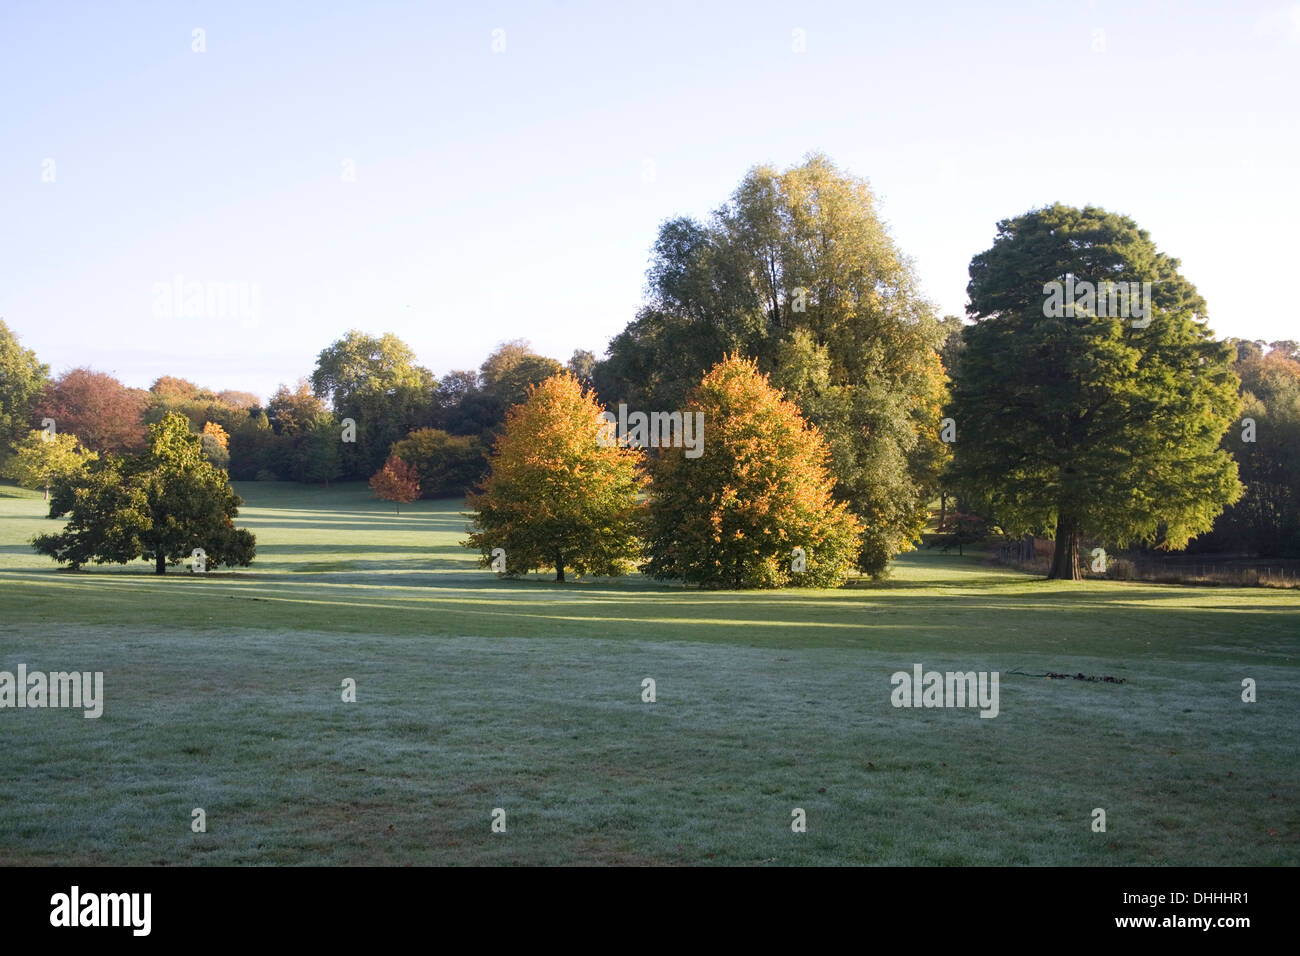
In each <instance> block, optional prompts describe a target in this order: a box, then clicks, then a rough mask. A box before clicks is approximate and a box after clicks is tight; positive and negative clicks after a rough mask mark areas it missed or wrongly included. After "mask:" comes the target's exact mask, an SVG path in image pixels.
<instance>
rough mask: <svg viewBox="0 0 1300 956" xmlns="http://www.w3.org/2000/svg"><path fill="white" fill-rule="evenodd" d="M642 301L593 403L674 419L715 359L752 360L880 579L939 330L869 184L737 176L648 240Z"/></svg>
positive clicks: (915, 456)
mask: <svg viewBox="0 0 1300 956" xmlns="http://www.w3.org/2000/svg"><path fill="white" fill-rule="evenodd" d="M648 288H649V296H648V300H647V302H646V303H645V305H644V307H643V308H642V309H641V311H640V312H639V313H638V314H637V316H636V318H635V319H634V320H633V321H632V322H631V323H630V324H629V325H628V327H627V328H626V329H625V330H624V331H623V332H622V333H620V334H619V335H618V336H616V337H615V338H614V339H613V341H611V343H610V346H609V354H608V358H607V359H606V360H605V361H603V362H601V363H598V364H597V366H596V368H595V369H594V370H593V381H594V382H595V384H596V387H597V388H598V389H599V390H600V395H601V398H602V399H603V400H604V401H607V402H612V401H614V400H615V399H626V400H627V401H628V402H629V403H630V404H631V405H632V407H634V408H644V409H675V408H679V407H680V406H681V402H682V401H683V399H684V398H685V396H686V394H687V393H688V392H689V391H690V389H691V388H693V387H694V386H695V385H696V384H697V383H698V382H699V381H700V378H701V376H702V375H703V374H704V372H705V371H706V370H707V369H709V368H711V367H712V366H713V365H714V364H715V363H717V362H718V361H720V360H721V359H722V358H723V356H724V355H727V354H736V355H743V356H746V357H749V358H752V359H754V360H755V361H756V362H757V365H758V368H759V369H760V370H762V371H764V372H766V373H770V374H771V376H772V383H773V384H774V385H776V386H777V387H778V388H780V389H782V390H783V391H784V393H785V394H786V396H787V397H788V398H789V399H790V400H791V401H793V402H795V403H796V404H797V405H798V406H799V407H800V410H801V411H802V413H803V415H804V416H805V417H806V418H807V419H808V420H809V421H811V422H812V423H813V424H815V425H817V426H818V428H819V429H820V430H821V432H822V435H823V437H824V440H825V441H826V443H827V445H828V447H829V449H830V453H831V472H832V474H833V475H834V476H835V478H836V485H835V488H836V490H835V494H836V497H837V498H838V499H839V500H842V501H845V502H847V503H848V504H849V507H850V508H851V509H852V511H853V512H854V514H855V515H856V516H857V517H858V519H859V521H860V522H861V524H862V526H863V547H862V549H861V551H860V553H859V558H858V567H859V569H860V570H863V571H866V572H869V573H871V574H875V575H880V574H883V573H884V570H885V568H886V566H887V564H888V562H889V559H890V558H891V557H892V556H893V555H895V554H897V553H899V552H901V551H905V550H908V549H909V548H911V547H913V545H914V543H915V541H916V540H917V539H918V537H919V534H920V532H921V529H922V528H923V527H924V525H925V522H926V520H927V519H928V514H929V513H928V505H929V501H930V499H931V498H932V496H933V494H934V492H935V490H936V487H937V481H938V465H939V462H940V461H941V459H942V457H943V450H942V449H941V448H939V447H937V446H938V445H939V444H940V439H939V435H938V424H939V409H940V407H941V405H942V402H943V398H944V394H943V387H944V375H943V367H942V365H941V362H940V358H939V354H938V349H939V348H940V346H941V343H942V341H943V331H942V329H941V328H940V326H939V323H938V321H937V319H936V317H935V315H934V312H933V309H932V307H931V306H930V305H929V303H928V302H926V300H925V299H924V298H923V297H922V296H921V294H920V291H919V289H918V283H917V279H916V276H915V273H914V270H913V267H912V264H911V262H910V261H909V260H908V259H907V257H906V256H904V255H903V253H902V252H901V251H900V250H899V249H898V247H897V246H896V244H895V243H894V241H893V239H892V238H891V236H890V235H889V232H888V230H887V229H886V227H885V224H884V222H883V221H882V219H881V216H880V210H879V207H878V203H877V200H876V197H875V195H874V194H873V192H872V190H871V188H870V185H869V184H868V183H867V182H866V181H865V180H863V179H861V178H858V177H856V176H852V175H849V174H847V173H845V172H843V171H841V170H839V169H838V168H837V167H836V166H835V165H834V164H833V163H832V162H831V161H830V160H829V159H828V158H826V157H825V156H822V155H812V156H810V157H808V158H807V160H806V161H805V162H804V163H802V164H800V165H797V166H794V167H792V168H789V169H785V170H778V169H775V168H773V167H770V166H758V167H755V168H754V169H752V170H750V172H749V173H748V174H747V175H746V176H745V178H744V180H743V181H742V182H741V184H740V185H739V187H738V188H737V189H736V191H735V192H734V193H733V195H732V197H731V200H730V201H729V202H727V203H726V204H724V205H723V206H722V207H721V208H719V210H718V211H717V212H716V213H715V214H714V215H713V216H712V217H710V218H709V219H708V220H707V221H705V222H697V221H695V220H692V219H688V218H677V219H673V220H669V221H668V222H666V223H664V224H663V226H662V227H661V228H660V231H659V235H658V238H657V240H656V242H655V244H654V249H653V255H652V260H651V265H650V269H649V273H648Z"/></svg>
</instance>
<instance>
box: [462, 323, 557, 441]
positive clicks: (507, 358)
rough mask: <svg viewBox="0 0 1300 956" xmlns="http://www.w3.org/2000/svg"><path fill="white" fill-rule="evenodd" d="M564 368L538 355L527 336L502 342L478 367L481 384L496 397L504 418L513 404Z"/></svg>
mask: <svg viewBox="0 0 1300 956" xmlns="http://www.w3.org/2000/svg"><path fill="white" fill-rule="evenodd" d="M563 370H564V367H563V366H562V365H560V363H559V362H557V361H555V359H552V358H547V357H546V356H545V355H539V354H537V353H536V352H534V351H533V350H532V348H531V347H530V346H529V344H528V341H527V339H513V340H511V341H509V342H502V343H501V344H500V345H498V346H497V347H496V349H495V350H494V351H493V352H492V354H491V355H489V356H488V357H487V358H486V359H484V360H483V365H482V367H481V368H480V369H479V387H480V389H481V390H482V391H483V392H485V393H486V394H488V395H490V396H492V397H493V398H495V399H496V400H497V403H498V406H499V408H500V415H501V418H500V419H499V420H498V422H496V423H495V424H500V422H502V421H504V420H505V412H506V410H507V409H509V408H510V407H511V406H512V405H518V404H519V403H520V402H522V401H524V399H525V398H527V395H528V389H529V387H530V386H532V385H536V384H538V383H539V382H543V381H545V380H546V379H548V378H550V377H551V376H552V375H557V374H559V373H560V372H562V371H563Z"/></svg>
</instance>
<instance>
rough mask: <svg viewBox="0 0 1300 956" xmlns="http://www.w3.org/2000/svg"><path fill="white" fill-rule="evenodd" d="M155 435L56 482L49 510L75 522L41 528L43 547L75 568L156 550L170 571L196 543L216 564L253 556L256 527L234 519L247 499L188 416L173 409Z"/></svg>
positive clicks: (159, 563) (160, 567) (157, 564)
mask: <svg viewBox="0 0 1300 956" xmlns="http://www.w3.org/2000/svg"><path fill="white" fill-rule="evenodd" d="M149 435H150V438H149V448H148V450H147V451H146V452H144V453H143V454H140V455H123V456H109V457H107V458H101V459H99V460H95V461H91V462H89V463H88V465H87V466H86V468H85V470H84V472H81V473H77V474H74V475H73V476H71V477H68V478H65V479H62V480H60V481H59V482H58V483H57V484H56V486H55V489H54V494H53V496H52V498H51V500H50V517H51V518H60V517H63V516H64V515H67V516H68V522H67V524H66V525H65V526H64V529H63V530H62V531H61V532H58V533H55V534H46V535H39V536H37V537H36V538H35V539H34V540H33V542H32V544H33V547H34V548H35V549H36V551H37V552H39V553H41V554H47V555H49V556H50V557H52V558H54V559H55V560H56V561H58V562H59V563H61V564H62V563H66V564H69V565H71V566H72V568H73V569H74V570H76V569H78V568H80V567H82V566H83V565H85V564H87V563H90V562H94V563H96V564H106V563H109V562H115V563H118V564H125V563H127V562H128V561H132V560H134V559H136V558H140V557H151V558H153V560H154V568H155V571H156V572H157V573H158V574H163V573H165V572H166V570H167V565H168V564H169V563H171V564H176V563H178V562H179V561H180V560H181V559H183V558H187V557H190V556H191V554H192V553H193V551H194V550H195V549H201V550H202V551H203V553H204V556H205V563H206V564H207V565H210V566H217V565H245V566H246V565H248V564H250V563H251V562H252V560H253V555H254V544H255V542H254V539H253V535H252V534H251V533H250V532H248V531H245V530H243V529H240V528H236V527H235V525H234V521H233V519H234V517H235V516H236V515H238V513H239V506H240V505H241V504H243V501H242V499H240V497H239V496H238V495H236V494H235V493H234V491H232V490H231V488H230V481H229V479H228V478H227V477H226V474H225V473H224V472H222V471H220V470H219V469H217V468H214V467H213V466H212V465H211V464H210V463H209V462H208V461H206V460H205V459H204V457H203V451H202V444H201V442H200V440H199V436H197V435H195V434H192V433H191V432H190V429H189V422H188V421H187V420H186V419H185V417H184V416H183V415H180V414H171V415H168V416H167V417H166V418H165V419H163V421H161V422H158V423H156V424H154V425H151V426H150V428H149Z"/></svg>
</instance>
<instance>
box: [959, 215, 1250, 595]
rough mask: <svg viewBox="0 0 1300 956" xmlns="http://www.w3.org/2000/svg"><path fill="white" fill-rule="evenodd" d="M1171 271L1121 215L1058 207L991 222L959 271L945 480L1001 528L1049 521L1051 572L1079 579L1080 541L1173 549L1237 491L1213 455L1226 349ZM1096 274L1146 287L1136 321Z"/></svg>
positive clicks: (1233, 471)
mask: <svg viewBox="0 0 1300 956" xmlns="http://www.w3.org/2000/svg"><path fill="white" fill-rule="evenodd" d="M1178 265H1179V264H1178V260H1176V259H1172V258H1170V257H1169V256H1167V255H1165V254H1164V253H1162V252H1160V251H1158V250H1157V248H1156V246H1155V244H1154V243H1153V242H1152V241H1151V238H1150V236H1149V235H1148V233H1146V232H1145V231H1143V230H1141V229H1139V228H1138V227H1137V224H1136V223H1134V222H1133V220H1131V219H1129V218H1128V217H1126V216H1120V215H1116V214H1114V213H1108V212H1106V211H1104V210H1102V209H1098V208H1095V207H1087V208H1085V209H1074V208H1070V207H1067V206H1062V205H1059V204H1058V205H1055V206H1051V207H1047V208H1044V209H1038V210H1033V211H1031V212H1029V213H1026V214H1025V215H1023V216H1019V217H1017V218H1014V219H1008V220H1004V221H1002V222H1000V223H999V224H998V234H997V237H996V239H995V240H994V244H993V246H992V248H990V249H989V250H987V251H986V252H983V253H980V254H979V255H977V256H976V257H975V258H974V259H973V260H972V262H971V266H970V276H971V278H970V284H969V286H968V287H967V291H968V293H969V295H970V305H969V307H968V310H967V311H968V312H969V314H970V315H971V316H972V317H973V318H975V319H976V320H977V321H976V323H975V324H974V325H971V326H968V327H967V328H966V329H965V331H964V332H963V338H964V341H965V347H964V349H963V350H962V353H961V361H960V363H959V367H958V374H957V377H956V380H955V381H954V383H953V387H952V398H951V403H950V405H949V409H948V415H949V416H950V417H952V418H953V419H954V420H955V422H956V429H957V440H956V442H955V443H954V454H953V464H952V470H951V479H952V482H953V484H954V486H955V487H957V488H958V489H959V491H960V493H961V494H962V497H963V498H964V499H965V498H967V497H969V498H970V499H971V500H972V501H978V502H982V503H987V506H988V509H991V514H992V516H993V517H994V519H995V520H996V522H997V524H999V525H1000V526H1001V527H1002V528H1003V529H1004V530H1005V531H1007V532H1008V533H1010V534H1012V535H1016V536H1018V535H1021V534H1024V533H1028V532H1042V531H1047V530H1049V529H1051V528H1052V527H1055V538H1056V547H1055V554H1054V556H1053V559H1052V566H1051V570H1050V572H1049V574H1048V576H1049V577H1051V578H1060V579H1069V580H1079V579H1080V578H1081V574H1080V569H1079V545H1080V541H1081V538H1082V537H1083V536H1084V535H1087V536H1089V537H1096V538H1100V539H1102V540H1104V541H1105V543H1107V544H1113V545H1115V546H1118V547H1123V546H1125V545H1127V544H1128V543H1130V542H1134V541H1139V542H1146V543H1149V544H1153V545H1156V546H1159V547H1164V548H1181V547H1183V546H1185V545H1186V543H1187V542H1188V540H1189V539H1191V538H1192V537H1194V536H1195V535H1197V534H1200V533H1202V532H1204V531H1207V530H1209V528H1210V526H1211V525H1212V523H1213V521H1214V518H1215V516H1216V515H1218V514H1219V512H1220V511H1221V510H1222V509H1223V506H1224V505H1226V504H1229V503H1231V502H1233V501H1235V500H1236V499H1237V497H1238V496H1239V495H1240V485H1239V483H1238V481H1237V466H1236V464H1235V462H1233V460H1232V458H1231V456H1230V455H1228V454H1227V453H1226V452H1224V451H1222V450H1220V449H1219V448H1218V444H1219V439H1220V438H1221V437H1222V435H1223V433H1224V430H1225V429H1226V428H1227V426H1228V423H1229V422H1231V421H1232V420H1233V419H1234V418H1235V417H1236V416H1237V414H1238V409H1239V399H1238V396H1237V385H1238V383H1237V378H1236V376H1235V375H1234V374H1233V373H1232V371H1231V369H1230V368H1229V364H1228V363H1229V360H1230V358H1231V353H1232V349H1231V347H1230V346H1228V345H1226V344H1222V343H1217V342H1215V341H1214V340H1213V338H1212V336H1211V334H1210V331H1209V329H1208V328H1207V327H1206V325H1205V322H1204V316H1205V302H1204V300H1203V299H1201V297H1200V296H1199V295H1198V294H1197V292H1196V289H1195V288H1194V287H1193V286H1192V285H1191V283H1190V282H1188V281H1187V280H1186V279H1185V278H1183V276H1181V275H1180V274H1179V273H1178ZM1107 281H1111V282H1114V283H1138V284H1139V285H1138V286H1137V289H1139V290H1140V289H1142V286H1141V283H1143V282H1150V283H1152V285H1151V286H1150V287H1149V288H1150V292H1151V301H1150V308H1149V311H1147V312H1146V314H1145V316H1143V315H1138V316H1136V317H1135V316H1133V315H1131V314H1130V315H1129V316H1128V317H1127V318H1126V317H1124V315H1123V312H1125V311H1133V310H1129V309H1126V308H1123V307H1120V304H1119V303H1118V302H1117V301H1112V297H1111V294H1110V293H1111V292H1113V289H1114V288H1116V287H1112V289H1111V290H1109V291H1107V292H1105V294H1103V295H1100V296H1098V295H1096V294H1095V293H1096V290H1097V289H1103V290H1105V289H1106V287H1105V286H1104V285H1103V283H1105V282H1107ZM1067 282H1068V283H1069V285H1067ZM1055 283H1060V285H1056V284H1055ZM1084 283H1090V285H1084ZM1063 288H1064V289H1074V290H1076V292H1077V293H1078V297H1077V300H1076V303H1075V308H1073V309H1070V310H1067V309H1065V308H1064V306H1063V303H1062V293H1061V290H1062V289H1063ZM1090 289H1091V290H1093V292H1094V301H1092V302H1090V301H1089V300H1088V298H1087V296H1086V295H1085V293H1086V291H1087V290H1090ZM1139 299H1140V296H1139ZM1132 304H1133V305H1135V306H1140V301H1139V302H1135V303H1132ZM1103 305H1105V308H1103V307H1102V306H1103ZM1071 311H1073V312H1074V314H1073V315H1070V314H1069V312H1071ZM1138 311H1141V310H1140V309H1138ZM988 509H986V508H984V507H981V508H979V510H980V511H981V512H983V513H986V514H987V513H990V510H988Z"/></svg>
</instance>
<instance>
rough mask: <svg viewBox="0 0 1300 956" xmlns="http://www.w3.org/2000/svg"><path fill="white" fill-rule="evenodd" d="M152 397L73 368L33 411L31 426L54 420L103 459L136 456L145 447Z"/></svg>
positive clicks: (47, 388)
mask: <svg viewBox="0 0 1300 956" xmlns="http://www.w3.org/2000/svg"><path fill="white" fill-rule="evenodd" d="M148 401H149V393H148V392H145V391H142V390H140V389H130V388H127V387H126V386H125V385H123V384H122V383H121V382H119V381H118V380H117V379H115V378H114V377H113V376H111V375H108V374H105V373H104V372H96V371H94V370H92V369H89V368H74V369H71V370H69V371H67V372H64V373H63V374H62V375H60V376H59V377H58V378H56V379H53V380H51V381H50V382H49V384H47V385H46V386H45V390H44V392H43V393H42V394H41V397H40V399H39V400H38V401H37V402H36V403H35V407H34V408H33V409H32V419H33V421H32V424H33V425H36V424H39V422H40V421H41V420H42V419H45V418H52V419H54V423H55V428H56V430H57V431H66V432H72V433H73V434H74V435H76V436H77V438H79V439H80V440H81V444H82V445H83V446H84V447H86V448H87V449H89V450H90V451H94V452H98V453H99V454H101V455H119V454H122V453H125V452H136V451H139V450H141V449H142V448H143V447H144V445H145V428H144V410H145V408H146V407H147V405H148Z"/></svg>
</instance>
